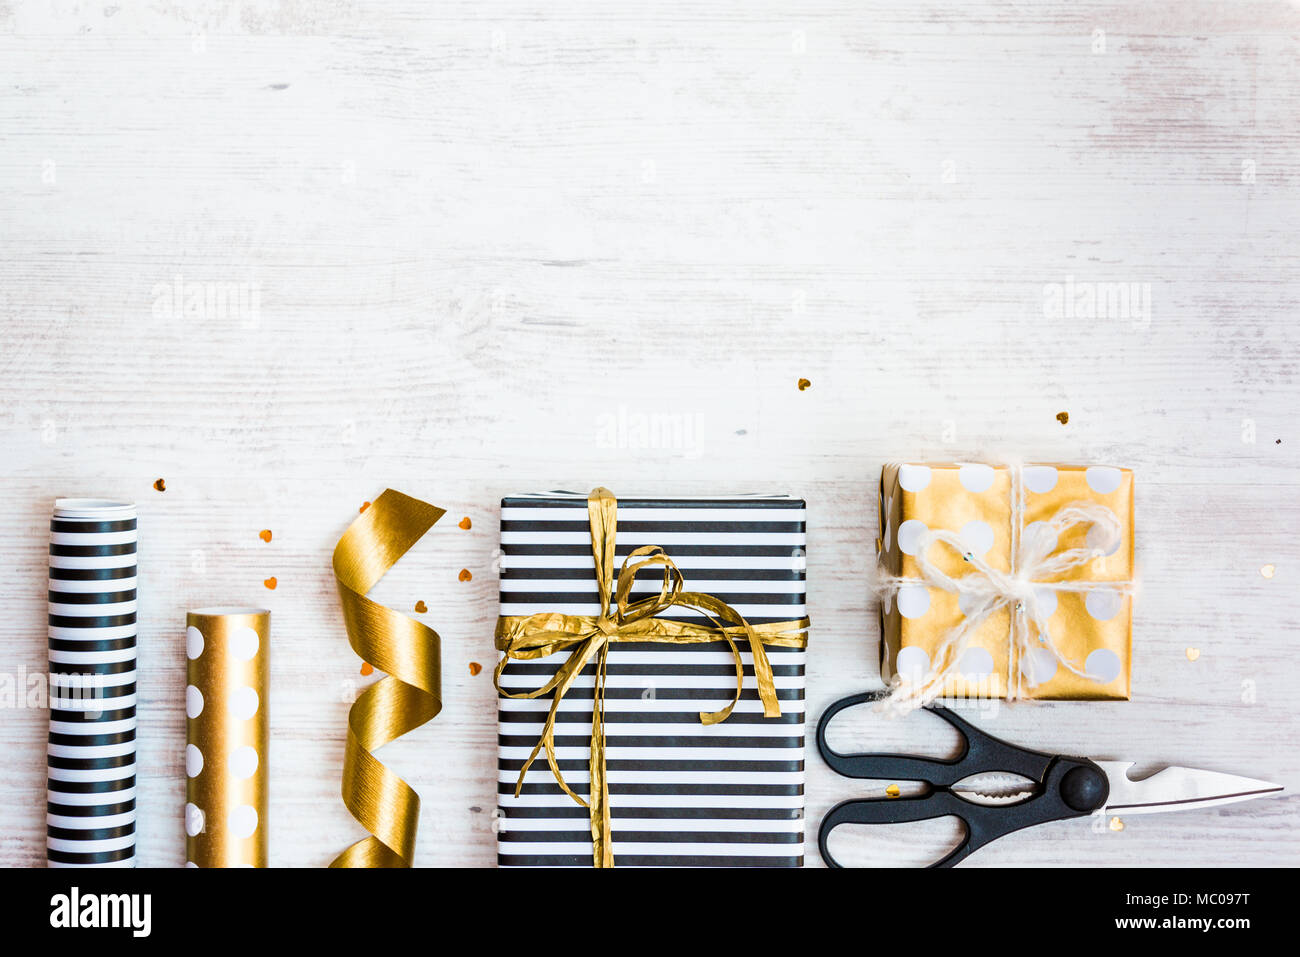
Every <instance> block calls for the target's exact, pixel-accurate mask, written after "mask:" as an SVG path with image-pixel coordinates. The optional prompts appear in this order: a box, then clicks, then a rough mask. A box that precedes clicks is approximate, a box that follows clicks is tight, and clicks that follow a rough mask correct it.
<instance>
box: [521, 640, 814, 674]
mask: <svg viewBox="0 0 1300 957" xmlns="http://www.w3.org/2000/svg"><path fill="white" fill-rule="evenodd" d="M621 648H622V645H618V646H617V647H615V648H613V649H611V651H610V659H609V662H608V664H606V665H605V673H606V674H610V675H631V676H633V677H639V676H641V675H646V676H649V675H699V676H701V677H707V676H709V675H725V676H727V677H729V678H732V679H733V680H734V679H735V677H736V664H735V662H734V661H732V662H729V663H722V664H698V665H685V664H662V665H661V664H645V665H634V664H620V663H619V662H618V660H617V659H618V653H619V650H620V649H621ZM742 668H743V670H744V673H745V677H747V678H752V677H754V666H753V665H743V666H742ZM506 670H507V671H508V672H509V673H510V674H515V675H545V676H547V677H548V678H549V677H550V676H551V675H553V674H555V663H554V662H551V663H549V664H548V663H546V662H535V661H512V662H510V667H509V668H507V669H506ZM581 673H582V674H584V675H594V674H595V673H596V663H595V662H594V661H593V662H592V663H591V664H589V665H587V667H585V668H583V669H582V672H581ZM803 673H804V666H803V665H779V664H776V663H773V664H772V674H773V676H774V677H777V678H798V677H799V676H801V675H802V674H803Z"/></svg>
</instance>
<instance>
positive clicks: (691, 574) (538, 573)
mask: <svg viewBox="0 0 1300 957" xmlns="http://www.w3.org/2000/svg"><path fill="white" fill-rule="evenodd" d="M652 572H653V569H643V570H642V571H641V572H640V574H639V575H638V576H637V580H638V581H641V580H643V579H644V580H647V581H648V580H649V579H650V578H652V577H654V576H653V574H652ZM682 572H683V573H684V574H685V575H686V584H687V585H690V583H691V582H692V581H693V580H694V579H708V580H709V581H742V582H743V581H782V582H784V581H796V582H801V581H804V579H805V572H804V570H803V569H802V568H683V569H682ZM593 574H595V573H594V572H593V571H592V570H591V569H590V568H503V569H501V572H500V575H499V577H500V579H501V580H502V581H510V580H511V579H514V580H516V581H549V580H555V581H584V582H585V581H591V579H592V575H593ZM660 574H661V575H662V572H661V573H660ZM698 590H699V589H696V591H698Z"/></svg>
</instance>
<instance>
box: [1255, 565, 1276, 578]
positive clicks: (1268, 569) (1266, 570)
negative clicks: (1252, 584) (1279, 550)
mask: <svg viewBox="0 0 1300 957" xmlns="http://www.w3.org/2000/svg"><path fill="white" fill-rule="evenodd" d="M1276 571H1277V566H1276V565H1265V566H1264V567H1263V568H1261V569H1260V570H1259V573H1260V574H1261V575H1263V576H1264V577H1265V578H1272V577H1273V575H1274V573H1275V572H1276Z"/></svg>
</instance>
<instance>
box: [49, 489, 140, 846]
mask: <svg viewBox="0 0 1300 957" xmlns="http://www.w3.org/2000/svg"><path fill="white" fill-rule="evenodd" d="M135 549H136V514H135V505H134V504H132V503H129V502H109V501H103V500H100V499H59V500H58V501H57V502H55V503H54V517H53V519H52V520H51V521H50V593H49V602H50V612H49V615H50V741H49V752H48V753H49V757H48V774H47V788H48V791H47V796H46V800H47V802H48V803H47V805H46V848H47V850H46V856H47V859H48V861H49V864H50V866H51V867H132V866H134V864H135V702H136V690H135V689H136V669H135V661H136V647H135V641H136V621H135V615H136V554H135Z"/></svg>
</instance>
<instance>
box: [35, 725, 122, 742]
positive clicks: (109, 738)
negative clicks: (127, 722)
mask: <svg viewBox="0 0 1300 957" xmlns="http://www.w3.org/2000/svg"><path fill="white" fill-rule="evenodd" d="M94 727H95V725H94V724H93V723H91V724H87V725H86V733H85V734H66V733H64V732H62V731H57V732H56V731H51V732H50V744H65V745H68V746H69V747H84V748H103V747H107V746H108V745H110V744H126V743H127V742H130V741H134V740H135V729H134V728H132V729H131V730H130V731H117V732H115V733H113V734H95V733H94V731H93V730H91V729H93V728H94Z"/></svg>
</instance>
